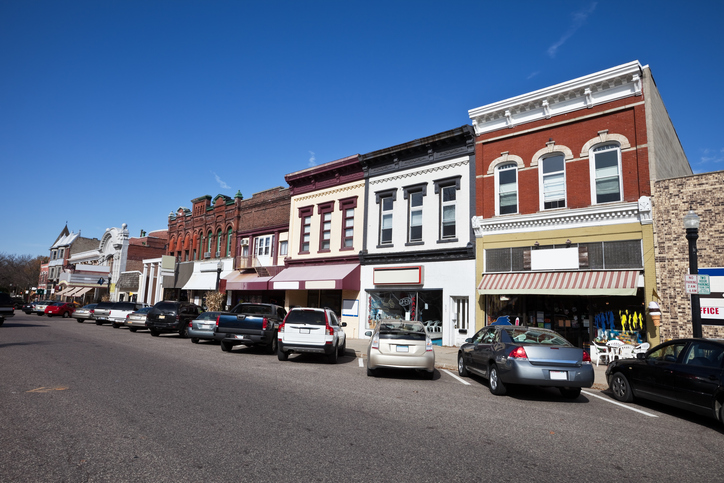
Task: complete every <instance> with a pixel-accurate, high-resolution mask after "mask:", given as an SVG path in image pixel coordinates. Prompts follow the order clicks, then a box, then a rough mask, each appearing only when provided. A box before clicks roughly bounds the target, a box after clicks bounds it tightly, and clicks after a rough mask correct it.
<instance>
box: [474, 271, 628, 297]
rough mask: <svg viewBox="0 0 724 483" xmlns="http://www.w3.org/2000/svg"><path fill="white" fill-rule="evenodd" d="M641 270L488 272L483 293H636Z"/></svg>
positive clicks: (485, 275) (482, 282) (480, 288)
mask: <svg viewBox="0 0 724 483" xmlns="http://www.w3.org/2000/svg"><path fill="white" fill-rule="evenodd" d="M638 276H639V271H638V270H601V271H585V272H584V271H577V272H525V273H519V272H518V273H507V272H506V273H485V274H483V279H482V280H481V281H480V285H478V292H479V293H480V294H488V295H505V294H538V295H619V296H625V295H636V289H637V287H638Z"/></svg>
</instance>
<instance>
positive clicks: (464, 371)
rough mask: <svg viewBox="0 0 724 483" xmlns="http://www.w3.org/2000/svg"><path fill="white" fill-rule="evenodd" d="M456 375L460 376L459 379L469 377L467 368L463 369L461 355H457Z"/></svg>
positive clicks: (463, 360) (463, 364)
mask: <svg viewBox="0 0 724 483" xmlns="http://www.w3.org/2000/svg"><path fill="white" fill-rule="evenodd" d="M458 374H460V376H461V377H468V376H469V375H470V373H469V372H468V368H467V367H465V359H463V355H462V354H458Z"/></svg>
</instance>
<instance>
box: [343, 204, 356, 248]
mask: <svg viewBox="0 0 724 483" xmlns="http://www.w3.org/2000/svg"><path fill="white" fill-rule="evenodd" d="M356 207H357V197H356V196H354V197H351V198H345V199H343V200H339V209H340V210H341V211H342V247H341V249H342V250H351V249H353V248H354V209H355V208H356Z"/></svg>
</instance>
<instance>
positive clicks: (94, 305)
mask: <svg viewBox="0 0 724 483" xmlns="http://www.w3.org/2000/svg"><path fill="white" fill-rule="evenodd" d="M96 305H98V304H90V305H85V306H83V307H82V308H84V309H88V310H90V309H94V308H95V307H96Z"/></svg>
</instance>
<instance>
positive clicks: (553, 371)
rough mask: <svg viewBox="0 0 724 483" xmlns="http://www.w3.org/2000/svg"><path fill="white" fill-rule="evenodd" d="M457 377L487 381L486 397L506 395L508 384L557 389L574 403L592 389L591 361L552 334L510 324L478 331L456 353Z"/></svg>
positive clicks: (555, 334)
mask: <svg viewBox="0 0 724 483" xmlns="http://www.w3.org/2000/svg"><path fill="white" fill-rule="evenodd" d="M458 372H459V373H460V375H461V376H468V375H469V374H470V373H473V374H476V375H479V376H482V377H484V378H486V379H488V380H489V385H488V387H489V388H490V392H491V393H493V394H495V395H503V394H505V393H506V390H507V388H506V385H508V384H524V385H533V386H553V387H557V388H558V389H559V390H560V392H561V395H562V396H563V397H565V398H569V399H575V398H577V397H578V396H579V395H580V394H581V388H582V387H591V386H593V379H594V373H593V366H592V365H591V358H590V357H589V356H588V353H587V352H585V351H584V350H583V349H580V348H578V347H574V346H573V345H572V344H571V343H570V342H568V341H567V340H566V339H564V338H563V337H562V336H561V335H559V334H558V333H556V332H553V331H552V330H547V329H541V328H537V327H524V326H512V325H497V326H488V327H484V328H482V329H480V331H478V333H477V334H475V336H474V337H472V338H471V339H467V340H466V343H465V344H463V345H462V347H460V350H459V351H458Z"/></svg>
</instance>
